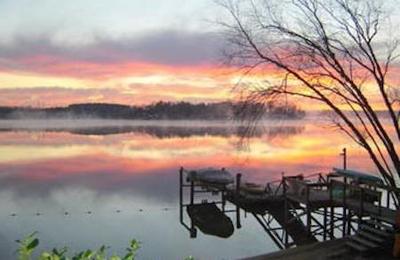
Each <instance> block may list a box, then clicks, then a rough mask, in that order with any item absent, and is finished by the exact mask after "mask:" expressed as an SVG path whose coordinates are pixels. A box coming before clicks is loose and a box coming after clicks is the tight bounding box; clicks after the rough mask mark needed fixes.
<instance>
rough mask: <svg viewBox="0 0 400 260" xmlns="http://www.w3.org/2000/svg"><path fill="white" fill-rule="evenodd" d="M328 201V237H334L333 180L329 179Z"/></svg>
mask: <svg viewBox="0 0 400 260" xmlns="http://www.w3.org/2000/svg"><path fill="white" fill-rule="evenodd" d="M329 201H330V204H331V205H330V206H331V208H330V219H331V221H330V232H329V236H330V239H331V240H332V239H334V238H335V235H334V228H335V205H334V204H333V203H334V201H333V181H332V180H330V182H329Z"/></svg>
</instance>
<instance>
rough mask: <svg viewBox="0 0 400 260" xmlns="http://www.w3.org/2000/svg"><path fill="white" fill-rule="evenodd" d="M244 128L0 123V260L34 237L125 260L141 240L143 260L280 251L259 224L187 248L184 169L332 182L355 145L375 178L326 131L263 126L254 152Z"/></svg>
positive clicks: (249, 221)
mask: <svg viewBox="0 0 400 260" xmlns="http://www.w3.org/2000/svg"><path fill="white" fill-rule="evenodd" d="M240 127H241V126H240V125H238V124H235V123H232V122H230V121H211V122H208V121H130V120H3V121H0V154H1V155H2V156H1V158H0V204H1V205H2V207H1V209H0V221H1V222H2V226H1V227H0V252H1V253H0V259H10V258H11V259H12V256H13V254H14V252H15V249H16V243H15V242H14V240H15V239H20V238H22V237H23V236H25V235H27V234H29V233H31V232H33V231H39V235H38V236H39V237H40V239H41V241H42V245H44V244H46V245H47V246H49V247H50V248H52V247H63V246H67V247H69V248H70V249H71V250H73V251H75V250H79V249H85V248H95V247H99V246H101V245H102V244H106V245H108V246H111V247H112V251H113V252H123V251H124V248H125V247H126V245H127V243H128V241H129V240H130V239H132V238H135V239H138V240H140V241H141V242H142V249H141V250H140V251H139V252H140V254H139V256H140V258H143V259H158V258H160V257H162V258H163V259H183V258H184V257H186V256H188V255H193V256H195V257H198V258H200V259H215V258H217V259H221V258H237V257H244V256H249V255H257V254H261V253H266V252H271V251H275V250H277V248H276V247H275V246H274V244H273V242H272V241H271V239H270V238H269V237H268V236H267V234H266V233H264V232H263V231H262V230H261V228H260V226H258V223H257V222H256V221H255V220H254V219H253V218H252V217H251V216H248V217H247V218H245V219H244V220H243V228H242V229H240V230H235V232H234V234H233V236H232V237H230V238H229V239H222V238H216V237H212V236H209V235H204V234H202V233H201V232H200V233H199V234H198V238H197V239H190V237H189V233H188V232H187V231H186V230H185V229H184V228H183V227H182V226H181V225H180V224H179V218H178V217H179V211H178V208H179V206H178V169H179V167H180V166H183V167H185V168H188V169H197V168H204V167H217V168H219V167H225V168H227V169H228V170H229V171H231V172H232V173H237V172H241V173H242V174H243V175H244V179H245V180H247V181H255V182H260V183H266V182H268V181H271V180H275V179H279V178H280V176H281V173H282V172H285V174H299V173H304V174H311V173H315V172H328V171H329V170H330V169H331V168H332V167H337V166H340V165H341V158H340V157H339V153H340V150H341V149H342V148H343V147H345V146H346V147H347V148H348V149H349V166H350V168H356V169H359V170H365V171H371V172H374V171H375V170H374V169H373V168H372V167H371V164H370V163H369V160H368V158H367V157H366V156H365V154H364V153H362V152H361V150H360V149H359V148H358V147H356V146H354V145H352V144H351V142H350V140H348V139H346V138H345V137H344V136H342V135H341V134H340V133H339V132H337V131H332V129H331V128H330V127H329V126H328V125H327V124H326V123H325V122H323V121H318V120H314V119H305V120H301V121H295V120H291V121H273V122H271V121H268V122H262V123H261V124H260V125H259V128H258V129H257V131H255V132H254V133H255V134H254V135H251V136H249V137H248V138H247V139H246V142H245V145H243V142H241V141H243V140H242V138H241V135H240ZM88 212H90V213H88ZM185 214H186V213H185ZM229 216H230V217H231V218H233V215H229ZM171 237H173V238H174V239H169V238H171Z"/></svg>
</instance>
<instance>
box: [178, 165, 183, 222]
mask: <svg viewBox="0 0 400 260" xmlns="http://www.w3.org/2000/svg"><path fill="white" fill-rule="evenodd" d="M179 220H180V221H181V222H182V221H183V167H181V168H180V169H179Z"/></svg>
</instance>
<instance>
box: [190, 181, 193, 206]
mask: <svg viewBox="0 0 400 260" xmlns="http://www.w3.org/2000/svg"><path fill="white" fill-rule="evenodd" d="M193 203H194V181H193V178H190V205H193Z"/></svg>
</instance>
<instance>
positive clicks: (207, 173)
mask: <svg viewBox="0 0 400 260" xmlns="http://www.w3.org/2000/svg"><path fill="white" fill-rule="evenodd" d="M187 178H188V181H198V182H203V183H210V184H219V185H228V184H231V183H233V182H234V178H233V176H232V174H231V173H230V172H228V171H227V170H225V168H222V169H215V168H207V169H200V170H196V171H190V172H188V175H187Z"/></svg>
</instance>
